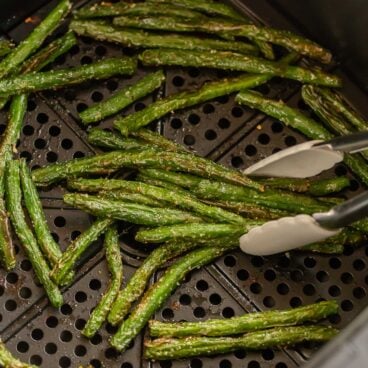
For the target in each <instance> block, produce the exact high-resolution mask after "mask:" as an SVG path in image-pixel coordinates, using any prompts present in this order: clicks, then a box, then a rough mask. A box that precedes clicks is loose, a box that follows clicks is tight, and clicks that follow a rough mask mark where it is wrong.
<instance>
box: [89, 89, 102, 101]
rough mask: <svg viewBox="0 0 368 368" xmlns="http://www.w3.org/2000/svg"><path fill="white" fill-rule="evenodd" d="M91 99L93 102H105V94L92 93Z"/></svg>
mask: <svg viewBox="0 0 368 368" xmlns="http://www.w3.org/2000/svg"><path fill="white" fill-rule="evenodd" d="M91 99H92V101H93V102H100V101H102V100H103V94H102V93H101V92H100V91H94V92H92V95H91Z"/></svg>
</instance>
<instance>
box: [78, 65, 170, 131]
mask: <svg viewBox="0 0 368 368" xmlns="http://www.w3.org/2000/svg"><path fill="white" fill-rule="evenodd" d="M164 80H165V75H164V73H163V71H162V70H159V71H156V72H154V73H150V74H148V75H146V76H145V77H143V78H142V79H140V80H139V81H138V82H137V83H135V84H133V85H131V86H128V87H125V88H124V89H122V90H121V91H119V92H117V93H116V94H114V95H112V96H111V97H109V98H108V99H107V100H105V101H102V102H99V103H97V104H95V105H92V106H90V107H89V108H88V109H86V110H84V111H83V112H81V113H80V114H79V116H80V118H81V120H82V123H83V124H84V125H87V124H90V123H96V122H98V121H100V120H102V119H104V118H106V117H107V116H110V115H114V114H116V113H117V112H119V111H120V110H122V109H124V108H125V107H127V106H128V105H130V104H132V103H133V102H134V101H137V100H139V99H140V98H142V97H144V96H146V95H148V94H149V93H151V92H153V91H154V90H155V89H157V88H159V87H160V86H161V84H162V83H163V81H164Z"/></svg>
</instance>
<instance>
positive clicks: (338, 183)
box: [258, 176, 350, 197]
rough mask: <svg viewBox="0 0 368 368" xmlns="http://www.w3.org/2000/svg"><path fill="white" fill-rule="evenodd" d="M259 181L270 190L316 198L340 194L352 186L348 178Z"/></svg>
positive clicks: (271, 179)
mask: <svg viewBox="0 0 368 368" xmlns="http://www.w3.org/2000/svg"><path fill="white" fill-rule="evenodd" d="M258 181H259V182H260V183H262V184H263V185H265V186H266V187H269V188H276V189H286V190H289V191H291V192H297V193H308V194H310V195H312V196H315V197H318V196H324V195H328V194H332V193H338V192H340V191H341V190H343V189H345V188H347V187H349V185H350V180H349V178H347V177H346V176H339V177H336V178H331V179H317V180H309V179H305V178H303V179H296V178H267V179H260V180H258Z"/></svg>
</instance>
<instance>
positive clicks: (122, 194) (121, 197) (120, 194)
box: [98, 190, 165, 207]
mask: <svg viewBox="0 0 368 368" xmlns="http://www.w3.org/2000/svg"><path fill="white" fill-rule="evenodd" d="M98 196H99V197H102V198H107V199H110V200H113V201H122V202H129V203H136V204H144V205H146V206H151V207H165V205H164V204H163V203H162V202H160V201H156V200H155V199H152V198H150V197H148V196H146V195H143V194H140V193H131V192H130V191H123V190H113V191H102V192H99V193H98Z"/></svg>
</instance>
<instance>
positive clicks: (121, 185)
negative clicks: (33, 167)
mask: <svg viewBox="0 0 368 368" xmlns="http://www.w3.org/2000/svg"><path fill="white" fill-rule="evenodd" d="M68 187H70V188H72V189H76V190H78V191H83V192H92V193H93V192H99V191H100V190H105V191H111V190H119V189H123V190H125V191H130V192H131V193H140V194H144V195H146V196H148V197H150V198H152V199H156V200H158V201H162V202H164V203H166V204H170V205H173V206H175V207H179V208H181V209H183V210H188V211H191V212H194V213H196V214H198V215H199V216H201V217H204V218H208V219H212V220H215V221H217V222H225V223H233V224H243V223H244V221H245V220H244V219H243V218H242V217H241V216H238V215H235V214H233V213H231V212H228V211H225V210H223V209H221V208H217V207H214V206H208V205H206V204H204V203H201V202H200V201H198V200H197V199H196V198H195V197H194V196H192V195H190V194H189V193H188V194H184V193H183V192H172V191H171V190H170V189H165V188H160V187H156V186H153V185H149V184H145V183H141V182H137V181H127V180H118V179H75V180H70V181H68Z"/></svg>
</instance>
